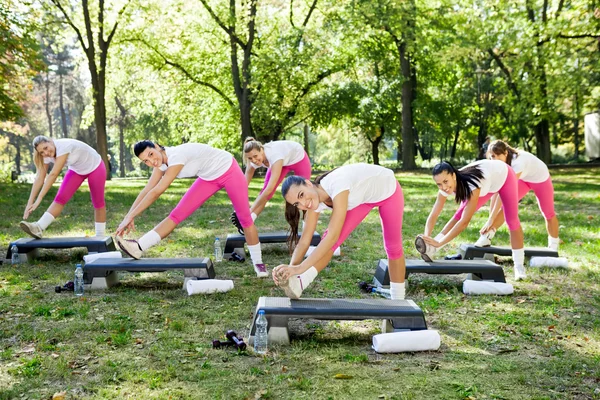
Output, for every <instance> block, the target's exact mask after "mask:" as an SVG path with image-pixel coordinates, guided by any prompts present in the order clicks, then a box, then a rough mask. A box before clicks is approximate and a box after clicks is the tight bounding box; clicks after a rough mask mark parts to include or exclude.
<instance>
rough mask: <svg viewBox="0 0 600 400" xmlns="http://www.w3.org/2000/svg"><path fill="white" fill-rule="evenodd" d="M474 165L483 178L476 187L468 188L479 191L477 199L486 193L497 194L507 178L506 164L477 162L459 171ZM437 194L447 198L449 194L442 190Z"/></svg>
mask: <svg viewBox="0 0 600 400" xmlns="http://www.w3.org/2000/svg"><path fill="white" fill-rule="evenodd" d="M475 165H478V166H479V168H480V169H481V172H483V178H482V179H481V180H480V181H479V183H478V184H477V185H476V186H474V185H470V186H471V189H472V190H474V189H477V188H480V189H481V190H480V192H479V197H483V196H485V195H486V194H488V193H497V192H498V191H499V190H500V189H501V188H502V186H504V182H506V177H507V176H508V164H506V163H505V162H504V161H500V160H479V161H475V162H474V163H471V164H468V165H466V166H464V167H462V168H461V169H460V170H459V171H463V170H464V169H465V168H468V167H472V166H475ZM439 193H440V194H441V195H442V196H444V197H448V196H449V193H446V192H444V191H443V190H440V191H439Z"/></svg>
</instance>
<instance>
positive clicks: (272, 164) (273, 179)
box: [231, 137, 311, 233]
mask: <svg viewBox="0 0 600 400" xmlns="http://www.w3.org/2000/svg"><path fill="white" fill-rule="evenodd" d="M243 158H244V163H245V164H246V181H247V182H248V185H249V184H250V181H251V180H252V177H253V176H254V171H256V169H257V168H260V167H266V168H267V174H266V175H265V183H264V185H263V188H262V190H261V191H260V193H259V195H258V197H257V198H256V199H255V200H254V203H252V206H250V214H251V215H252V220H253V221H254V220H256V218H257V217H258V216H259V215H260V213H261V212H262V211H263V210H264V208H265V206H266V205H267V202H268V201H269V200H271V198H272V197H273V195H274V194H275V191H276V190H277V187H278V186H279V184H280V183H281V181H283V178H285V176H286V175H287V174H288V172H293V173H294V174H295V175H298V176H301V177H303V178H306V179H310V174H311V166H310V160H309V158H308V154H306V152H305V151H304V148H303V147H302V145H301V144H300V143H296V142H294V141H291V140H276V141H274V142H269V143H267V144H262V143H261V142H259V141H258V140H256V139H254V138H253V137H248V138H246V140H245V141H244V156H243ZM231 221H232V222H233V224H234V225H235V226H236V228H238V230H240V233H242V229H241V228H242V227H241V226H240V225H239V223H238V221H237V216H236V215H233V216H232V218H231Z"/></svg>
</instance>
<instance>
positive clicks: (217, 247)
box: [215, 238, 223, 262]
mask: <svg viewBox="0 0 600 400" xmlns="http://www.w3.org/2000/svg"><path fill="white" fill-rule="evenodd" d="M215 261H216V262H221V261H223V249H221V241H220V240H219V238H215Z"/></svg>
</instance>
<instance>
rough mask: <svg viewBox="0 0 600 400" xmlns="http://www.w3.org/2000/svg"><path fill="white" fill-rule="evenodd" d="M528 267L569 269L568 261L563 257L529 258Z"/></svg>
mask: <svg viewBox="0 0 600 400" xmlns="http://www.w3.org/2000/svg"><path fill="white" fill-rule="evenodd" d="M529 266H530V267H554V268H569V261H568V260H567V259H566V258H565V257H531V259H530V260H529Z"/></svg>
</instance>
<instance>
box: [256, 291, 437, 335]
mask: <svg viewBox="0 0 600 400" xmlns="http://www.w3.org/2000/svg"><path fill="white" fill-rule="evenodd" d="M259 310H264V312H265V316H266V317H267V321H268V329H269V343H278V344H288V343H289V341H290V339H289V332H288V320H289V319H290V318H312V319H324V320H363V319H385V320H391V322H392V324H393V327H394V329H405V330H413V331H419V330H425V329H427V324H426V323H425V316H424V315H423V311H421V309H420V308H419V306H417V305H416V304H415V302H414V301H412V300H388V299H308V298H307V299H299V300H292V299H289V298H287V297H261V298H259V299H258V304H257V306H256V310H255V311H254V317H253V319H252V326H251V327H250V334H249V335H248V337H249V342H250V343H251V344H252V343H253V342H254V333H255V330H256V318H257V316H258V311H259Z"/></svg>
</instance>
